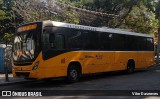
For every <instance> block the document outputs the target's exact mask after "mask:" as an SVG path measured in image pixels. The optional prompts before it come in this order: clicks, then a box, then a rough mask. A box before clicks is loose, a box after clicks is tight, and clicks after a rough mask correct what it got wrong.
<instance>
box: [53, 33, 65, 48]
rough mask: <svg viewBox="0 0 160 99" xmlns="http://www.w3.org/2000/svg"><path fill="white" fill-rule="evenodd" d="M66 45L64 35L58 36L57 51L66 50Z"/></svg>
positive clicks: (56, 41) (56, 38) (56, 40)
mask: <svg viewBox="0 0 160 99" xmlns="http://www.w3.org/2000/svg"><path fill="white" fill-rule="evenodd" d="M64 46H65V44H64V36H63V35H60V34H58V35H56V36H55V48H56V49H64V48H65V47H64Z"/></svg>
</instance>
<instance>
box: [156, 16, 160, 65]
mask: <svg viewBox="0 0 160 99" xmlns="http://www.w3.org/2000/svg"><path fill="white" fill-rule="evenodd" d="M159 21H160V18H159ZM159 23H160V22H159ZM157 38H158V40H157V58H156V64H157V65H158V64H159V48H160V41H159V40H160V26H158V37H157Z"/></svg>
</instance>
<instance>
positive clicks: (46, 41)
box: [42, 30, 50, 51]
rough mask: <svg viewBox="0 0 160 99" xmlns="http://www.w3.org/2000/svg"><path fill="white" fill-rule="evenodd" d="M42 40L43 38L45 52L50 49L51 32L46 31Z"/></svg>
mask: <svg viewBox="0 0 160 99" xmlns="http://www.w3.org/2000/svg"><path fill="white" fill-rule="evenodd" d="M42 38H43V50H44V51H47V50H49V48H50V44H49V31H47V30H44V31H43V35H42Z"/></svg>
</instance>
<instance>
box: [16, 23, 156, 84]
mask: <svg viewBox="0 0 160 99" xmlns="http://www.w3.org/2000/svg"><path fill="white" fill-rule="evenodd" d="M13 49H14V50H13V65H14V66H13V75H14V77H24V78H36V79H45V78H55V77H67V79H68V81H70V82H75V81H77V80H78V79H79V78H80V77H81V76H82V75H83V74H91V73H99V72H109V71H119V70H126V71H127V72H128V73H131V72H133V71H134V70H135V69H140V68H145V67H149V66H151V65H153V64H154V41H153V38H152V36H150V35H147V34H142V33H134V32H129V31H124V30H120V29H111V28H106V27H90V26H83V25H75V24H69V23H62V22H56V21H42V22H34V23H29V24H25V25H22V26H20V27H18V29H17V32H16V33H15V39H14V48H13Z"/></svg>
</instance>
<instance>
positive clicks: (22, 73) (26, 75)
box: [15, 72, 29, 78]
mask: <svg viewBox="0 0 160 99" xmlns="http://www.w3.org/2000/svg"><path fill="white" fill-rule="evenodd" d="M15 73H16V75H17V76H18V77H24V78H28V77H29V72H15Z"/></svg>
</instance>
